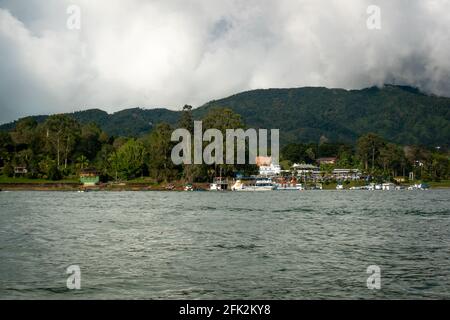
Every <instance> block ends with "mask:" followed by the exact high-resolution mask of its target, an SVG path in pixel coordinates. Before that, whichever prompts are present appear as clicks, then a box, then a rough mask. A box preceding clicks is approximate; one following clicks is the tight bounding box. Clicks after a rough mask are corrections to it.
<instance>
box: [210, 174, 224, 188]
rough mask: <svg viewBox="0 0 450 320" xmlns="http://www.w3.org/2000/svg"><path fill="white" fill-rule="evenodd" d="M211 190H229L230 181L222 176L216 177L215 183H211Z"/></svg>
mask: <svg viewBox="0 0 450 320" xmlns="http://www.w3.org/2000/svg"><path fill="white" fill-rule="evenodd" d="M209 190H210V191H225V190H228V182H227V181H226V180H225V179H224V178H222V177H217V178H214V181H213V183H211V184H210V185H209Z"/></svg>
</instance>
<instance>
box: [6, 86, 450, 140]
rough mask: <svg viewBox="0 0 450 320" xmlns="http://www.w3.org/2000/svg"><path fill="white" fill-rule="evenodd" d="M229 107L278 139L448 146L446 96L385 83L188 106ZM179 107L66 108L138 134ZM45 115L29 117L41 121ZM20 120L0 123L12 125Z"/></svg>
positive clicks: (85, 119)
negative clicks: (374, 138) (371, 138)
mask: <svg viewBox="0 0 450 320" xmlns="http://www.w3.org/2000/svg"><path fill="white" fill-rule="evenodd" d="M217 107H221V108H224V107H226V108H229V109H231V110H232V111H233V112H235V113H237V114H239V115H241V116H242V120H243V121H244V122H245V123H246V125H247V126H249V127H252V128H266V129H270V128H275V129H280V130H281V143H282V144H283V145H287V144H289V143H318V142H319V140H320V139H322V140H324V139H326V140H328V141H330V142H346V143H351V144H354V143H356V141H357V139H358V138H359V137H360V136H362V135H364V134H366V133H368V132H373V133H376V134H377V135H378V136H380V137H382V138H383V139H385V140H387V141H390V142H394V143H397V144H401V145H426V146H430V147H439V146H440V147H443V148H448V147H449V141H450V98H443V97H436V96H430V95H426V94H423V93H421V92H420V91H418V90H417V89H415V88H411V87H404V86H393V85H386V86H384V87H382V88H378V87H372V88H367V89H362V90H350V91H348V90H343V89H326V88H296V89H267V90H253V91H248V92H243V93H239V94H236V95H233V96H230V97H228V98H225V99H221V100H215V101H211V102H209V103H207V104H205V105H203V106H201V107H199V108H195V109H193V110H192V116H193V117H194V119H202V118H203V117H204V116H205V115H206V114H207V113H208V112H209V111H210V110H211V109H214V108H217ZM181 114H182V112H181V111H171V110H167V109H162V108H160V109H148V110H146V109H140V108H134V109H127V110H123V111H119V112H116V113H113V114H108V113H106V112H104V111H102V110H98V109H92V110H86V111H80V112H75V113H71V114H67V115H68V116H69V117H71V118H73V119H75V120H76V121H78V122H79V123H80V124H81V125H86V124H90V123H91V122H94V123H96V124H97V125H98V127H99V128H100V129H101V130H102V131H104V132H106V133H107V134H108V135H110V136H128V137H135V138H140V137H142V136H144V135H146V134H148V132H149V131H151V130H153V129H155V128H156V126H157V125H158V124H159V123H167V124H170V125H171V126H176V125H177V123H178V121H179V119H180V117H181ZM47 118H48V116H36V117H33V119H35V120H36V122H37V123H39V124H41V123H43V122H44V121H46V120H47ZM17 124H18V122H13V123H9V124H4V125H2V126H0V130H1V131H5V132H7V131H11V130H13V129H14V128H15V127H16V125H17Z"/></svg>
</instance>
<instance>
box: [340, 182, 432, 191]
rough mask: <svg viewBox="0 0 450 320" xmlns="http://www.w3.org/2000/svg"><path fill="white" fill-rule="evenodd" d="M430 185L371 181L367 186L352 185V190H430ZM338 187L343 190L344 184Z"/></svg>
mask: <svg viewBox="0 0 450 320" xmlns="http://www.w3.org/2000/svg"><path fill="white" fill-rule="evenodd" d="M429 188H430V187H429V186H428V185H427V184H424V183H421V184H414V185H412V186H409V187H405V186H398V185H395V184H393V183H382V184H375V183H371V184H369V185H367V186H362V187H351V188H350V190H369V191H374V190H387V191H390V190H428V189H429ZM336 189H339V190H342V189H343V187H342V185H338V186H337V187H336Z"/></svg>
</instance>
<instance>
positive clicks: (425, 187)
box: [408, 183, 430, 190]
mask: <svg viewBox="0 0 450 320" xmlns="http://www.w3.org/2000/svg"><path fill="white" fill-rule="evenodd" d="M429 188H430V186H429V185H427V184H425V183H419V184H415V185H412V186H409V187H408V190H428V189H429Z"/></svg>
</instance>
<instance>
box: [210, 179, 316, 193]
mask: <svg viewBox="0 0 450 320" xmlns="http://www.w3.org/2000/svg"><path fill="white" fill-rule="evenodd" d="M321 188H322V186H317V189H321ZM209 190H211V191H225V190H231V191H272V190H280V191H299V190H305V187H304V185H303V184H301V183H297V179H295V178H292V179H291V180H289V181H287V180H286V179H278V180H276V181H275V180H273V179H271V178H268V177H257V178H253V179H238V180H236V181H234V182H233V183H232V184H231V185H230V184H229V183H228V181H227V180H226V179H224V178H220V177H219V178H216V179H214V182H213V183H211V184H210V188H209Z"/></svg>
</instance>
